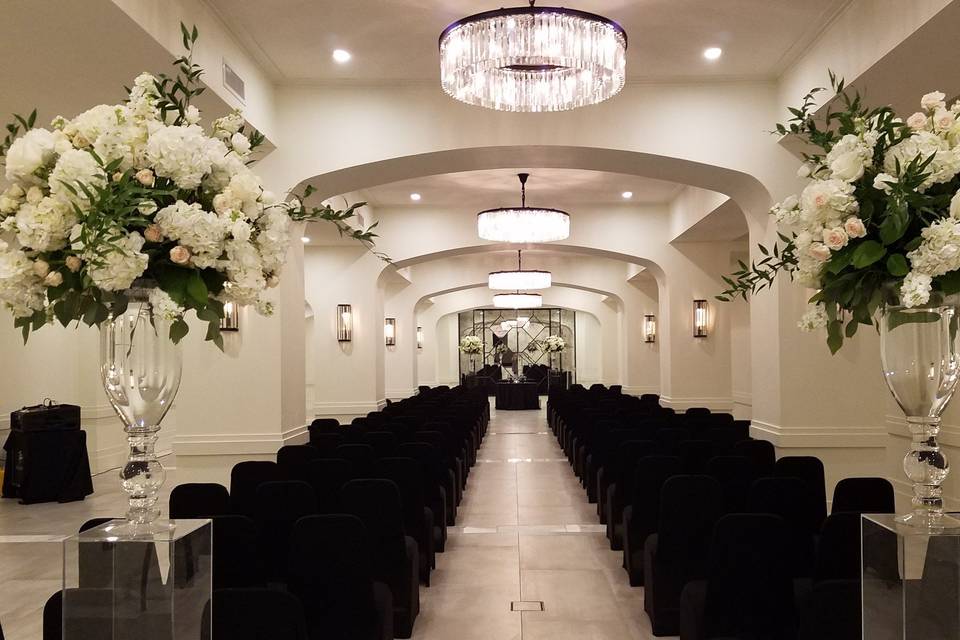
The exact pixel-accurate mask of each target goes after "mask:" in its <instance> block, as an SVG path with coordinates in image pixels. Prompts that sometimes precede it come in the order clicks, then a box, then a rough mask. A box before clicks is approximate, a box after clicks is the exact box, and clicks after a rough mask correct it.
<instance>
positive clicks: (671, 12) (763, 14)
mask: <svg viewBox="0 0 960 640" xmlns="http://www.w3.org/2000/svg"><path fill="white" fill-rule="evenodd" d="M208 3H209V4H210V5H211V6H212V7H214V8H215V10H217V12H218V13H219V14H220V17H221V18H222V20H223V21H224V22H225V23H226V24H227V25H228V27H229V28H230V29H231V30H232V31H233V32H234V35H235V36H236V37H237V39H238V40H239V41H241V42H248V43H250V49H251V51H252V52H253V54H254V56H255V57H256V58H257V59H258V61H259V62H260V64H261V65H262V66H263V68H264V69H265V70H267V72H268V73H270V74H271V75H272V76H273V79H274V81H275V82H278V83H283V82H296V83H334V82H343V83H350V82H352V83H358V82H366V83H370V82H393V83H397V82H405V83H407V82H436V81H437V75H438V68H439V56H438V53H437V38H438V36H439V35H440V32H441V31H442V30H443V28H444V27H446V26H447V25H448V24H449V23H451V22H453V21H455V20H458V19H460V18H462V17H464V16H467V15H469V14H473V13H477V12H479V11H485V10H488V9H496V8H497V7H499V6H502V4H501V3H498V2H495V1H493V0H484V1H482V2H480V1H478V0H389V1H385V0H350V1H349V2H305V1H304V0H271V1H270V2H263V1H262V0H208ZM847 3H848V0H804V1H803V2H784V1H777V2H767V1H762V0H722V1H718V0H683V2H680V1H678V0H643V1H642V2H637V1H636V0H577V1H576V2H575V3H574V4H572V5H570V6H572V7H574V8H576V9H581V10H584V11H592V12H596V13H600V14H603V15H605V16H607V17H608V18H610V19H613V20H616V21H617V22H619V23H620V24H622V25H623V27H624V28H625V29H626V31H627V33H628V36H629V39H630V40H629V47H628V50H627V56H628V62H627V73H628V79H630V80H634V81H651V80H652V81H664V80H676V79H686V80H690V79H727V78H731V77H736V78H750V79H762V80H767V79H769V78H771V77H775V76H776V75H778V73H779V72H781V71H782V70H783V69H784V68H785V67H786V66H787V65H788V64H789V63H790V62H792V61H793V60H795V59H796V58H797V57H799V56H800V54H801V53H803V51H804V50H806V48H807V47H808V46H809V45H810V44H811V43H812V42H813V41H814V39H815V38H816V36H817V34H818V33H819V32H820V31H821V30H822V29H823V28H824V27H825V26H826V25H827V24H828V23H829V22H830V20H831V19H832V18H833V17H834V16H836V14H837V13H838V12H839V11H840V10H841V9H842V8H843V7H844V6H845V5H846V4H847ZM506 4H507V5H508V6H515V5H521V4H526V2H525V1H522V0H515V1H514V2H512V3H506ZM544 4H549V3H548V2H546V1H545V2H541V5H544ZM555 4H557V5H564V4H565V3H559V2H558V3H555ZM711 46H719V47H723V49H724V56H723V57H722V58H721V59H720V60H718V61H716V62H715V63H710V62H708V61H706V60H704V58H703V57H702V55H701V52H702V51H703V49H704V48H706V47H711ZM335 48H343V49H347V50H349V51H351V52H352V53H353V59H352V60H351V61H350V63H349V64H345V65H337V64H336V63H334V62H333V61H332V60H331V56H330V54H331V51H333V49H335Z"/></svg>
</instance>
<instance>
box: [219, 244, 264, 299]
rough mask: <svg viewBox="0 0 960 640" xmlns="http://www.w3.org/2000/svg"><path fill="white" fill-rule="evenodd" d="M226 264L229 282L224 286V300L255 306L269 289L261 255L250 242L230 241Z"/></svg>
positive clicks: (226, 246) (227, 247)
mask: <svg viewBox="0 0 960 640" xmlns="http://www.w3.org/2000/svg"><path fill="white" fill-rule="evenodd" d="M225 248H226V254H227V259H226V261H225V262H224V264H225V268H226V271H227V276H228V277H229V280H228V281H227V282H226V283H225V284H224V290H223V298H224V300H225V301H227V302H236V303H237V304H243V305H253V304H256V303H257V300H258V299H259V297H260V293H261V292H263V290H264V289H266V287H267V281H266V279H265V278H264V277H263V263H262V261H261V259H260V253H259V252H258V251H257V249H256V247H254V246H253V245H252V244H250V243H249V242H240V241H238V240H228V241H227V242H226V245H225Z"/></svg>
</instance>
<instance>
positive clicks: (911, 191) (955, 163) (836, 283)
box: [717, 73, 960, 353]
mask: <svg viewBox="0 0 960 640" xmlns="http://www.w3.org/2000/svg"><path fill="white" fill-rule="evenodd" d="M830 84H831V88H832V89H833V90H834V91H835V93H836V94H837V96H838V97H839V99H840V102H841V104H840V105H835V104H834V101H831V102H830V104H828V105H827V106H826V108H825V111H826V116H825V118H824V119H823V121H820V120H819V119H818V117H815V115H814V111H815V109H816V105H815V102H814V96H815V94H816V93H818V92H820V91H823V90H824V89H814V90H812V91H811V92H810V93H808V94H807V95H806V96H805V97H804V102H803V104H802V105H801V106H800V107H797V108H792V109H790V112H791V114H792V115H793V117H792V118H791V119H790V120H789V121H788V122H787V124H778V125H777V126H776V131H775V132H776V133H777V134H779V135H793V136H796V137H798V138H800V139H801V140H803V141H804V142H806V143H808V144H809V145H811V146H813V147H819V149H820V150H821V151H822V153H819V152H818V153H815V154H807V155H805V162H804V163H803V165H801V167H800V169H799V171H798V176H800V177H801V178H808V179H809V180H810V182H809V183H808V184H807V186H806V188H804V190H803V192H802V193H800V194H799V195H798V196H797V195H794V196H790V197H788V198H787V199H785V200H784V201H783V202H780V203H778V204H777V205H775V206H774V207H773V208H772V210H771V213H772V214H773V215H774V216H775V217H776V220H777V222H778V224H779V225H780V227H781V233H779V234H778V235H779V238H780V242H778V243H776V244H775V245H774V246H773V247H772V248H770V249H768V248H767V247H764V246H760V247H759V250H760V252H761V254H762V256H763V257H761V259H760V260H758V261H755V262H753V263H752V264H751V265H749V266H748V265H746V264H744V263H743V262H741V263H740V270H739V271H737V272H735V273H734V274H733V275H732V276H731V277H724V280H725V281H726V283H727V284H728V285H729V288H728V289H727V290H726V291H724V292H723V293H722V294H721V295H719V296H717V298H718V299H720V300H722V301H729V300H731V299H733V298H734V297H737V296H742V297H743V298H746V297H747V296H748V295H749V294H750V293H756V292H758V291H761V290H762V289H764V288H765V287H768V286H770V285H771V284H772V282H773V281H774V279H775V278H776V276H777V275H778V274H779V273H781V272H786V273H787V274H788V275H789V276H790V277H791V278H793V279H795V280H796V281H797V282H799V283H800V284H801V285H803V286H805V287H808V288H813V289H816V290H817V293H816V294H815V295H814V296H813V297H812V298H811V299H810V304H809V307H808V309H807V311H806V312H805V313H804V315H803V317H802V318H801V319H800V322H799V323H798V324H799V326H800V328H801V329H804V330H808V331H812V330H816V329H820V328H824V327H825V328H826V329H827V344H828V346H829V347H830V350H831V351H832V352H834V353H835V352H836V351H837V350H839V349H840V347H841V346H842V345H843V340H844V338H845V337H847V338H850V337H852V336H853V335H855V334H856V331H857V328H858V326H859V325H861V324H865V325H869V324H872V323H873V322H874V321H875V319H876V317H877V314H878V312H879V311H880V310H882V309H885V308H889V307H895V306H903V307H908V308H911V307H918V306H923V305H927V304H935V303H939V302H941V301H942V300H943V299H944V298H945V297H946V296H951V295H954V294H957V293H960V177H958V174H960V119H958V118H960V101H957V102H954V103H953V104H952V105H950V106H948V105H947V103H946V102H945V101H944V98H945V96H944V94H943V93H940V92H933V93H928V94H927V95H925V96H923V98H922V99H921V100H920V111H918V112H916V113H914V114H913V115H911V116H910V117H908V118H907V119H906V120H905V121H904V120H903V119H902V118H899V117H897V115H896V114H895V113H894V111H893V109H891V108H890V107H879V108H873V109H870V108H867V107H865V106H863V103H862V99H861V97H860V95H859V94H854V95H853V96H850V95H848V94H847V93H846V92H845V91H844V82H843V80H841V79H838V78H837V77H836V76H834V74H833V73H831V74H830ZM844 325H845V326H844Z"/></svg>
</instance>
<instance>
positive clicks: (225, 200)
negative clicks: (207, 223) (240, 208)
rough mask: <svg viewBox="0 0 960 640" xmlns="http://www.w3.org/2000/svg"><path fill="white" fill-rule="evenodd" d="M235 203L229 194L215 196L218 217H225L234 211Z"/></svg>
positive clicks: (214, 205)
mask: <svg viewBox="0 0 960 640" xmlns="http://www.w3.org/2000/svg"><path fill="white" fill-rule="evenodd" d="M233 205H234V201H233V198H231V197H230V195H229V194H226V193H218V194H217V195H215V196H213V210H214V211H215V212H216V213H217V215H221V216H224V215H226V214H227V213H229V212H230V210H231V209H233Z"/></svg>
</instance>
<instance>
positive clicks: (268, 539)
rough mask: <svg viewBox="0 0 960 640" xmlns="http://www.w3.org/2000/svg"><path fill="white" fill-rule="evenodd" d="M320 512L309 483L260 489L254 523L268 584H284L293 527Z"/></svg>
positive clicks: (271, 484)
mask: <svg viewBox="0 0 960 640" xmlns="http://www.w3.org/2000/svg"><path fill="white" fill-rule="evenodd" d="M316 512H317V496H316V494H315V493H314V492H313V487H311V486H310V485H309V484H307V483H306V482H302V481H299V480H280V481H275V482H264V483H263V484H261V485H260V486H259V487H257V493H256V499H255V507H254V520H255V521H256V523H257V526H258V527H259V530H260V537H259V544H258V547H259V549H260V557H261V558H262V559H263V567H264V574H265V576H266V579H267V582H282V581H283V578H284V576H285V575H286V571H287V549H288V548H289V544H290V532H291V530H292V529H293V525H294V523H295V522H296V521H297V520H299V519H300V518H302V517H303V516H309V515H313V514H315V513H316Z"/></svg>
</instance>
